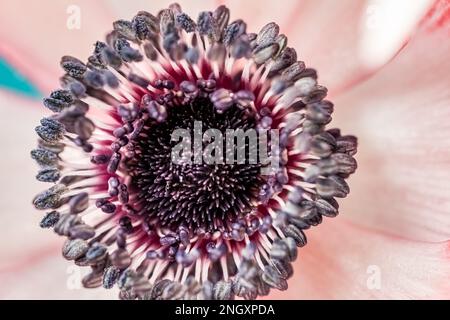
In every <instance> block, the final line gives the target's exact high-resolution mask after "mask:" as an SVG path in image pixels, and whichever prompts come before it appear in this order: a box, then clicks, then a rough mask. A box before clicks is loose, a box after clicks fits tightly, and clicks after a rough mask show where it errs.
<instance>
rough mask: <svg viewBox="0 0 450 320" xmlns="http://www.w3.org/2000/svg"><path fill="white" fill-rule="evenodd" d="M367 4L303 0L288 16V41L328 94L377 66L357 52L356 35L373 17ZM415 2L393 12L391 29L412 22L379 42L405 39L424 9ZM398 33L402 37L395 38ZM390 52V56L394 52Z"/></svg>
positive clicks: (358, 41) (336, 91)
mask: <svg viewBox="0 0 450 320" xmlns="http://www.w3.org/2000/svg"><path fill="white" fill-rule="evenodd" d="M419 2H422V1H419ZM370 5H371V3H369V2H367V1H359V0H356V1H355V0H343V1H334V0H319V1H305V4H304V5H303V6H302V9H301V11H300V12H298V13H297V12H296V13H295V14H293V15H292V23H291V26H290V28H289V29H288V31H287V32H288V33H287V34H288V36H289V39H290V44H291V46H293V47H294V48H296V49H297V50H298V52H299V57H300V58H301V59H302V60H304V61H305V62H306V64H307V65H309V66H312V67H313V68H316V69H317V70H318V71H319V77H320V82H321V83H322V84H323V85H325V86H327V87H328V89H329V90H330V94H331V95H333V94H337V93H338V92H340V91H342V90H345V89H346V88H348V87H351V86H352V85H354V84H355V83H358V82H360V81H362V80H363V79H365V78H367V77H369V76H370V75H371V74H372V73H373V72H375V71H377V70H378V67H379V66H380V64H377V65H376V66H375V65H373V64H372V65H367V63H366V62H367V61H366V60H364V59H363V58H362V57H361V55H360V46H359V43H360V37H361V35H362V34H365V33H366V30H367V28H368V27H369V26H370V24H369V23H368V21H371V20H373V13H372V11H371V7H370ZM416 5H417V3H416V2H411V1H408V8H407V9H405V10H403V11H401V12H398V11H397V12H395V18H396V20H395V21H396V22H397V23H396V24H395V28H394V29H395V30H396V29H397V28H398V27H399V25H400V24H401V21H404V20H406V21H412V23H409V24H407V25H405V26H403V27H402V28H401V29H402V30H403V31H404V32H403V33H402V34H401V35H398V34H396V33H395V31H394V32H393V33H391V34H388V35H386V34H384V36H385V39H383V41H390V39H391V37H394V38H395V39H396V40H395V41H401V43H403V42H404V41H406V36H407V35H408V34H409V32H410V30H411V29H413V28H414V27H415V26H416V23H417V22H418V21H419V19H420V17H422V16H423V15H424V14H425V13H426V11H427V8H426V7H425V6H423V5H422V6H421V7H420V8H418V9H417V8H416ZM372 8H373V7H372ZM417 17H419V18H417ZM414 21H415V22H416V23H413V22H414ZM400 36H403V37H404V38H402V39H401V40H399V39H400ZM390 53H391V56H390V57H392V56H393V54H394V53H395V52H390ZM390 57H388V58H390ZM384 58H385V59H386V56H385V57H384ZM385 61H387V59H386V60H385Z"/></svg>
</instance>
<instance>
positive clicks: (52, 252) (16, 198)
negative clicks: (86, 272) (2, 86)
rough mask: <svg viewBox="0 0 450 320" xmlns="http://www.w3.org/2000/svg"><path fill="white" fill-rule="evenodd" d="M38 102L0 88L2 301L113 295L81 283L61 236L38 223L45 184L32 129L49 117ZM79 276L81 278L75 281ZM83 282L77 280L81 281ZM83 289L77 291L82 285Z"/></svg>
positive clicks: (40, 216) (0, 296)
mask: <svg viewBox="0 0 450 320" xmlns="http://www.w3.org/2000/svg"><path fill="white" fill-rule="evenodd" d="M44 113H45V112H44V108H43V107H41V105H40V103H37V102H35V101H33V100H29V99H25V98H20V97H18V96H15V95H13V94H11V93H8V92H5V91H0V127H1V128H2V134H3V136H4V137H5V136H6V137H7V138H6V139H3V150H4V151H5V152H3V153H2V157H1V160H0V176H1V177H2V182H3V183H2V185H1V186H0V195H1V196H0V197H1V198H0V199H1V201H0V212H1V215H2V225H3V226H4V227H3V228H2V240H3V241H2V242H1V244H0V283H2V286H1V288H0V299H64V298H67V299H88V298H101V297H108V295H109V296H111V292H107V291H106V290H94V291H91V290H85V289H82V288H79V287H77V286H76V285H75V284H76V283H78V284H79V283H80V282H79V281H80V279H79V278H80V277H81V274H80V273H79V272H80V270H78V269H79V268H78V269H75V268H68V267H69V265H71V263H70V264H69V263H68V262H66V261H64V259H63V258H62V257H61V246H62V239H58V238H57V237H55V236H54V235H53V234H52V232H44V231H43V230H42V229H40V228H39V227H38V225H39V221H40V220H41V219H42V216H43V214H42V213H41V212H36V210H35V209H34V208H33V207H32V205H31V199H33V197H34V196H35V195H36V194H37V193H38V192H39V191H42V190H43V189H45V188H46V186H45V185H44V184H42V183H39V182H37V181H36V180H34V179H33V177H34V176H35V174H36V171H37V166H35V165H34V163H33V162H32V160H31V158H30V156H29V152H30V150H32V149H33V148H35V146H36V135H35V133H34V130H33V128H34V127H35V126H36V125H37V124H38V123H39V120H40V119H41V118H42V117H43V116H44ZM75 278H76V279H75ZM77 281H78V282H77ZM78 288H79V289H80V290H77V289H78Z"/></svg>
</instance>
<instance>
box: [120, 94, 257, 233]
mask: <svg viewBox="0 0 450 320" xmlns="http://www.w3.org/2000/svg"><path fill="white" fill-rule="evenodd" d="M145 115H146V114H144V115H143V118H146V117H145ZM256 123H257V122H256V119H255V117H254V115H250V114H247V113H246V111H245V110H242V109H240V108H238V107H237V106H236V105H233V106H232V107H231V108H229V109H228V110H226V111H224V112H223V113H218V112H217V111H216V109H215V108H214V106H213V103H212V102H211V101H210V99H209V98H195V99H193V100H192V101H188V102H184V103H183V102H181V103H177V102H175V100H174V101H172V106H170V107H167V116H166V119H165V120H164V121H161V122H158V121H156V120H154V119H153V118H149V117H148V118H147V119H146V120H145V125H144V127H143V130H142V132H141V133H140V136H139V137H138V138H137V139H136V140H135V141H134V142H132V143H130V144H129V145H128V149H129V150H133V154H132V155H133V156H131V157H130V158H129V159H127V160H125V163H126V165H125V167H126V169H125V170H126V171H127V174H129V175H130V176H131V182H130V186H129V189H130V191H131V192H132V193H135V194H136V197H137V199H136V201H135V202H134V203H135V206H136V208H135V209H137V210H138V211H139V212H141V214H142V215H143V216H145V217H148V218H151V219H154V220H155V221H158V222H159V224H160V225H161V226H168V227H170V228H171V229H175V228H177V227H179V226H180V225H185V226H186V227H188V228H189V229H190V230H195V229H198V228H200V229H204V230H206V231H210V232H212V231H215V230H218V229H219V230H222V231H223V230H224V229H225V228H226V227H227V225H228V224H230V223H232V222H235V221H236V219H237V218H242V217H243V216H244V215H245V214H246V213H250V212H251V211H252V209H253V207H254V203H255V202H256V200H257V197H258V193H259V187H260V186H261V184H262V182H263V179H262V178H261V177H260V165H259V164H249V163H248V162H249V161H248V160H249V159H248V153H249V147H250V146H249V144H250V143H249V142H248V141H247V143H246V144H245V147H246V148H245V149H246V152H245V155H246V157H245V158H246V159H245V162H246V163H245V164H238V163H235V164H226V163H223V164H217V163H215V164H208V163H205V161H204V159H203V153H205V152H207V148H208V144H209V143H211V141H208V140H207V139H205V138H206V135H205V133H207V132H208V130H209V129H214V130H218V131H219V132H220V133H222V134H223V137H225V135H226V132H227V130H236V129H241V130H244V131H247V130H249V129H255V128H256ZM196 124H197V125H198V124H200V125H201V127H200V128H199V129H200V130H201V132H197V135H198V136H199V137H200V139H201V140H200V141H197V142H196V141H192V140H198V139H199V137H196V136H194V135H195V130H196V129H195V128H194V127H195V125H196ZM177 129H187V131H188V132H189V133H190V135H189V137H187V138H188V139H189V140H191V141H192V144H191V145H189V151H190V150H191V147H193V148H192V149H193V152H190V155H189V159H188V160H189V161H188V162H189V163H188V162H184V163H174V162H173V161H172V152H173V150H174V148H175V147H176V145H177V144H178V143H179V141H174V140H173V139H172V134H173V132H174V131H175V130H177ZM192 138H193V139H192ZM198 142H200V145H197V144H198ZM214 142H216V143H218V145H220V146H221V147H222V150H220V152H218V150H215V149H214V150H213V151H212V152H211V154H209V156H212V157H215V156H220V155H219V154H217V153H220V154H222V155H226V154H227V152H233V151H234V150H226V147H227V146H226V143H225V142H224V141H214ZM234 147H235V148H236V147H237V146H236V145H234ZM197 153H201V154H200V157H201V161H200V163H196V160H195V158H196V154H197ZM197 156H198V154H197ZM205 157H206V155H205ZM197 158H198V157H197ZM220 158H221V157H220Z"/></svg>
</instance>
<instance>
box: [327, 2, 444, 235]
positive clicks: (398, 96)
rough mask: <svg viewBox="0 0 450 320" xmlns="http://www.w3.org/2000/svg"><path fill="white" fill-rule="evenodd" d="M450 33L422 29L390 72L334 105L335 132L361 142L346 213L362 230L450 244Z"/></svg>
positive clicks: (385, 71) (341, 98)
mask: <svg viewBox="0 0 450 320" xmlns="http://www.w3.org/2000/svg"><path fill="white" fill-rule="evenodd" d="M447 10H448V7H447ZM445 14H447V15H448V11H444V12H440V13H439V15H441V16H442V15H445ZM438 20H439V19H438ZM447 21H448V20H447ZM448 26H449V24H448V23H447V26H442V27H440V28H439V29H433V30H431V29H430V28H429V27H430V24H429V23H424V26H423V28H422V30H421V31H419V32H418V33H417V34H416V35H415V36H414V37H413V39H412V40H411V42H410V43H409V44H408V45H407V46H406V47H405V48H404V50H403V51H402V52H401V53H400V54H399V55H398V56H397V57H396V58H395V59H394V60H393V61H392V62H391V63H390V64H389V65H387V66H386V67H385V68H384V69H383V70H382V71H381V72H379V73H378V74H377V75H376V76H374V77H373V78H372V79H370V80H369V81H367V82H366V83H364V84H362V85H360V86H359V87H357V88H355V89H354V90H352V91H350V92H347V93H346V94H345V95H343V96H342V97H340V98H339V99H337V101H335V102H336V106H337V109H338V110H337V112H336V119H335V120H337V121H336V122H335V124H336V125H337V126H339V127H341V128H342V129H343V130H344V132H352V133H354V134H356V135H357V136H358V137H359V153H358V159H359V170H358V173H357V174H356V175H355V176H354V177H353V178H352V181H351V182H350V184H351V185H352V194H351V196H350V199H348V200H347V201H345V202H343V203H344V205H343V206H342V210H341V211H342V212H344V213H345V216H347V217H350V218H352V219H354V220H355V221H357V222H358V223H362V224H364V225H368V226H371V227H374V228H379V229H382V230H384V231H387V232H392V233H395V234H397V235H401V236H404V237H408V238H411V239H418V240H430V241H443V240H448V239H450V183H449V181H450V139H449V137H450V124H449V121H448V119H449V118H450V92H449V90H448V85H449V83H450V60H449V59H448V57H449V55H450V42H449V41H448V35H449V30H450V29H449V27H448Z"/></svg>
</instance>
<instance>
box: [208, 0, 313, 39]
mask: <svg viewBox="0 0 450 320" xmlns="http://www.w3.org/2000/svg"><path fill="white" fill-rule="evenodd" d="M217 2H218V3H220V4H224V5H226V6H227V7H228V8H230V10H231V20H236V19H242V20H244V21H245V22H246V23H247V32H254V33H258V31H259V30H260V29H261V28H262V27H263V26H264V25H266V24H267V23H269V22H275V23H277V24H278V25H279V26H280V32H281V33H285V32H287V31H288V30H289V26H290V20H291V19H292V17H294V16H300V15H301V14H302V6H303V4H304V2H305V1H304V0H283V2H280V1H265V2H261V1H258V0H248V1H245V2H243V1H239V0H222V1H221V0H219V1H217ZM290 31H292V30H290ZM291 35H292V34H290V36H291Z"/></svg>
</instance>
